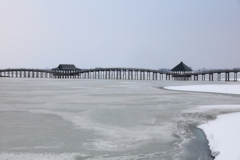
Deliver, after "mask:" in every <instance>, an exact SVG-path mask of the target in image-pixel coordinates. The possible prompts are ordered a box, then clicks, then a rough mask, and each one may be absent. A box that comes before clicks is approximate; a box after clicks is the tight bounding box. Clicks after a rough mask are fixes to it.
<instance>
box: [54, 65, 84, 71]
mask: <svg viewBox="0 0 240 160" xmlns="http://www.w3.org/2000/svg"><path fill="white" fill-rule="evenodd" d="M52 70H81V69H79V68H76V67H75V65H73V64H60V65H59V66H58V67H57V68H53V69H52Z"/></svg>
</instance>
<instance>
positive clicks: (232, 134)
mask: <svg viewBox="0 0 240 160" xmlns="http://www.w3.org/2000/svg"><path fill="white" fill-rule="evenodd" d="M165 88H166V89H171V90H182V91H198V92H212V93H225V94H240V85H194V86H176V87H165ZM214 109H221V110H224V109H235V111H238V110H239V111H240V105H219V106H202V107H199V108H198V110H199V111H207V110H214ZM239 121H240V113H239V112H236V113H229V114H223V115H218V116H217V118H216V119H215V120H213V121H209V122H206V123H205V124H202V125H200V126H198V127H199V128H200V129H202V130H203V131H204V133H205V135H206V137H207V139H208V141H209V146H210V149H211V151H212V155H213V156H214V157H216V158H215V160H226V159H231V160H239V159H240V152H239V148H240V143H239V142H240V136H239V133H240V126H239V124H238V122H239Z"/></svg>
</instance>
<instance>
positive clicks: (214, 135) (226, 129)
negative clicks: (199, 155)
mask: <svg viewBox="0 0 240 160" xmlns="http://www.w3.org/2000/svg"><path fill="white" fill-rule="evenodd" d="M239 121H240V113H231V114H225V115H219V116H217V119H216V120H213V121H209V122H208V123H206V124H203V125H200V126H198V127H199V128H201V129H202V130H203V131H204V132H205V135H206V137H207V139H208V141H209V146H210V149H211V151H212V154H214V153H217V152H220V154H219V155H217V156H216V158H215V160H226V159H231V160H239V159H240V152H239V148H240V136H239V133H240V126H239V124H238V122H239Z"/></svg>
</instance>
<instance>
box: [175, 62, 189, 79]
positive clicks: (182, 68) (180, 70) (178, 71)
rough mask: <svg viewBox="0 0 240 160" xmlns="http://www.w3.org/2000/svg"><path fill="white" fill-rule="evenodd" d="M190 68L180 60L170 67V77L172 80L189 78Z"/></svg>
mask: <svg viewBox="0 0 240 160" xmlns="http://www.w3.org/2000/svg"><path fill="white" fill-rule="evenodd" d="M192 71H193V70H192V69H191V68H190V67H188V66H187V65H186V64H184V63H183V62H180V63H179V64H178V65H177V66H176V67H174V68H173V69H171V72H172V77H173V79H174V80H184V81H185V80H191V79H192V76H191V75H190V74H189V73H192Z"/></svg>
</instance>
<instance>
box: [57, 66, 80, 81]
mask: <svg viewBox="0 0 240 160" xmlns="http://www.w3.org/2000/svg"><path fill="white" fill-rule="evenodd" d="M52 70H53V71H54V72H56V73H55V78H70V77H71V76H74V77H75V76H76V75H74V74H73V73H74V72H77V71H81V69H79V68H77V67H75V65H73V64H59V66H58V67H57V68H53V69H52Z"/></svg>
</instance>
